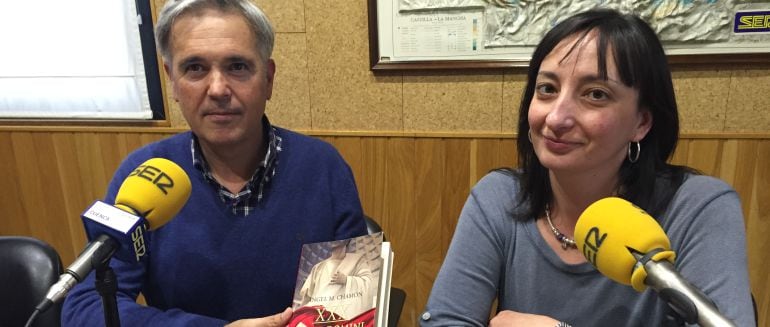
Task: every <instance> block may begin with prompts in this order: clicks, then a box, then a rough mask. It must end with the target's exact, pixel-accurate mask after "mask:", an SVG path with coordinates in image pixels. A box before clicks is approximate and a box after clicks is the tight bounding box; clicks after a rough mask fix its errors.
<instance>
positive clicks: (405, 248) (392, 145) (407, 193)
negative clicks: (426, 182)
mask: <svg viewBox="0 0 770 327" xmlns="http://www.w3.org/2000/svg"><path fill="white" fill-rule="evenodd" d="M386 153H387V155H386V159H385V161H386V166H385V169H386V183H385V185H386V187H385V194H383V197H384V198H385V203H386V206H385V215H384V216H383V217H382V224H383V226H384V228H387V230H388V232H389V233H390V234H389V235H390V241H391V245H392V246H393V252H395V255H396V258H397V259H395V260H394V263H393V285H394V286H396V287H399V288H402V289H404V291H406V294H407V297H406V302H405V304H404V310H403V311H402V312H401V318H400V321H404V322H408V321H415V320H416V317H417V315H418V312H416V309H415V308H416V298H415V296H409V294H412V295H414V294H417V291H416V289H417V286H416V281H415V280H416V276H417V271H416V258H415V252H416V251H415V250H416V249H418V247H417V244H418V243H417V240H416V237H415V236H416V234H415V220H416V217H415V214H414V213H415V208H414V207H415V205H414V198H415V197H414V194H415V191H414V190H415V182H414V180H415V170H414V167H415V158H414V157H415V145H414V139H413V138H400V137H398V138H390V139H388V142H387V150H386Z"/></svg>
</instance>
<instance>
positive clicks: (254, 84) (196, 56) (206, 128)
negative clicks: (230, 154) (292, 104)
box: [164, 9, 275, 146]
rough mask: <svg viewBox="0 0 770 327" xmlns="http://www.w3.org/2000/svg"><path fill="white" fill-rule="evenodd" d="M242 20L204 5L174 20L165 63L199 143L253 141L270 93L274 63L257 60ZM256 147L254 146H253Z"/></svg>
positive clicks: (223, 143) (252, 42)
mask: <svg viewBox="0 0 770 327" xmlns="http://www.w3.org/2000/svg"><path fill="white" fill-rule="evenodd" d="M255 42H256V41H255V37H254V35H253V33H252V32H251V30H250V29H249V27H248V24H247V22H246V20H245V19H244V18H243V17H242V16H240V15H239V14H236V13H223V12H219V11H216V10H211V9H206V10H204V11H202V12H200V13H194V14H187V15H183V16H180V17H178V18H177V19H176V21H175V22H174V24H173V26H172V27H171V45H170V47H171V62H170V63H166V64H165V66H164V67H165V69H166V72H167V73H168V74H169V77H170V78H171V83H172V85H173V89H174V99H175V100H176V101H177V102H179V105H180V106H181V109H182V114H183V115H184V117H185V119H186V120H187V123H188V124H190V128H191V129H192V131H193V132H194V133H195V135H197V136H198V138H199V140H200V141H201V145H203V146H237V145H243V144H249V143H251V142H254V144H256V142H258V141H259V140H261V136H262V124H261V118H262V115H263V114H264V112H265V104H266V103H267V100H268V99H270V96H271V95H272V92H273V76H274V74H275V63H274V62H273V61H272V60H270V59H269V60H266V61H263V60H262V58H260V56H259V54H258V53H257V51H256V46H255ZM255 146H256V145H255Z"/></svg>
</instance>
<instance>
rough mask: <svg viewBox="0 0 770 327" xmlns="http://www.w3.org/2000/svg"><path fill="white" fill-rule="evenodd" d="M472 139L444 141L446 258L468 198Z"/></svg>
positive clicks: (443, 249) (443, 235)
mask: <svg viewBox="0 0 770 327" xmlns="http://www.w3.org/2000/svg"><path fill="white" fill-rule="evenodd" d="M470 142H471V141H470V139H444V140H443V143H444V146H445V147H446V150H445V151H446V157H445V158H444V160H445V164H444V165H445V167H446V168H445V171H446V174H445V175H444V183H445V185H444V189H443V196H442V198H443V216H444V221H443V222H442V224H441V243H442V244H441V249H442V252H441V256H442V258H443V257H444V256H446V251H447V249H448V248H449V243H451V241H452V236H453V235H454V232H455V227H457V219H458V218H459V217H460V211H462V208H463V205H465V200H466V199H467V198H468V194H469V192H470V188H471V185H470V183H469V180H470Z"/></svg>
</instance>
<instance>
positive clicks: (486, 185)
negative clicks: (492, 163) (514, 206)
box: [473, 169, 519, 194]
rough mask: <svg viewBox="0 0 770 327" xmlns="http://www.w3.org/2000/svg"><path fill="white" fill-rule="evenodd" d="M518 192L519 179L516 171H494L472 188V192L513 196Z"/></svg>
mask: <svg viewBox="0 0 770 327" xmlns="http://www.w3.org/2000/svg"><path fill="white" fill-rule="evenodd" d="M518 190H519V178H518V175H517V173H516V171H513V170H509V169H496V170H493V171H490V172H489V173H487V174H486V175H484V177H482V178H481V179H480V180H479V181H478V183H476V185H475V186H474V187H473V191H474V192H483V193H492V194H515V193H517V192H518Z"/></svg>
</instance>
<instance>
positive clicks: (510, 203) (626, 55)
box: [421, 10, 754, 327]
mask: <svg viewBox="0 0 770 327" xmlns="http://www.w3.org/2000/svg"><path fill="white" fill-rule="evenodd" d="M677 115H678V114H677V106H676V99H675V97H674V89H673V85H672V81H671V75H670V72H669V70H668V65H667V62H666V56H665V53H664V52H663V48H662V46H661V44H660V41H659V40H658V39H657V37H656V35H655V33H654V32H653V31H652V29H650V27H649V26H648V25H647V24H646V23H644V22H643V21H642V20H640V19H639V18H637V17H634V16H631V15H623V14H620V13H618V12H616V11H612V10H593V11H589V12H585V13H581V14H578V15H575V16H573V17H570V18H567V19H566V20H564V21H563V22H561V23H559V24H558V25H557V26H555V27H554V28H553V29H552V30H551V31H549V32H548V33H547V34H546V35H545V37H544V38H543V40H542V41H541V42H540V44H539V45H538V46H537V48H536V49H535V52H534V54H533V56H532V60H531V61H530V70H529V74H528V79H527V87H526V90H525V93H524V97H523V99H522V102H521V109H520V116H519V134H518V135H519V136H520V137H519V140H518V151H519V159H520V169H519V170H515V171H511V170H508V171H506V170H502V171H495V172H492V173H490V174H489V175H487V176H485V177H484V178H483V179H482V180H481V181H479V183H478V184H477V185H476V186H475V187H474V188H473V190H472V192H471V195H470V197H469V198H468V201H467V202H466V204H465V207H464V208H463V211H462V214H461V216H460V220H459V223H458V226H457V230H456V231H455V234H454V238H453V240H452V244H451V245H450V248H449V251H448V253H447V257H446V259H445V261H444V264H443V266H442V267H441V271H440V272H439V274H438V277H437V278H436V281H435V283H434V286H433V291H432V293H431V296H430V299H429V300H428V305H427V309H426V311H425V312H424V313H423V315H422V316H421V324H422V325H424V326H458V325H472V326H485V325H487V324H489V325H490V326H548V327H554V326H569V325H574V326H581V327H583V326H662V325H682V322H681V321H678V318H677V316H676V315H675V314H674V313H673V312H672V311H671V310H670V309H669V308H668V306H667V305H666V303H665V302H664V301H663V300H662V299H661V298H660V297H659V296H658V295H657V294H656V293H655V292H654V291H653V290H650V289H648V290H646V291H644V292H642V293H637V292H636V291H634V290H633V289H632V288H631V287H630V286H626V285H622V284H618V283H616V282H614V281H612V280H610V279H608V278H606V277H604V276H602V275H601V274H600V273H599V272H598V271H597V270H596V269H594V267H593V266H591V264H590V263H588V262H587V261H586V259H585V257H584V256H583V254H582V253H581V251H579V250H578V249H577V248H576V246H575V245H574V241H573V239H572V238H573V232H574V228H575V223H576V221H577V219H578V217H579V216H580V214H581V213H582V212H583V211H584V210H585V209H586V207H588V206H589V205H590V204H591V203H593V202H595V201H597V200H599V199H602V198H605V197H608V196H619V197H622V198H625V199H627V200H629V201H631V202H633V203H634V204H636V205H638V206H639V207H641V208H643V209H644V210H646V211H647V212H648V213H650V214H651V215H652V216H653V217H656V219H657V221H658V223H659V224H660V225H661V226H662V227H663V229H664V230H665V231H666V234H667V235H668V237H669V238H670V240H671V245H672V249H673V250H674V251H675V252H676V253H677V255H678V257H677V260H676V264H675V267H676V269H677V270H678V271H679V272H680V273H681V275H682V276H684V278H686V279H687V280H689V281H690V282H692V283H693V284H694V285H695V286H696V287H698V288H699V289H701V290H703V291H704V292H705V293H706V294H707V295H708V296H709V297H710V298H711V299H713V300H714V301H715V302H716V305H717V307H718V308H719V309H720V311H721V312H722V313H723V314H724V315H726V316H727V317H728V318H729V319H731V320H734V321H735V322H736V324H737V325H738V326H754V317H753V313H752V305H751V295H750V288H749V281H748V272H747V268H746V249H745V232H744V225H743V216H742V213H741V206H740V201H739V199H738V195H737V194H736V193H735V191H734V190H732V189H731V188H730V187H729V186H728V185H727V184H725V183H724V182H722V181H719V180H717V179H715V178H711V177H707V176H701V175H697V174H695V173H694V172H693V171H692V170H691V169H688V168H686V167H679V166H673V165H669V164H667V163H666V161H667V159H668V158H669V157H670V156H671V154H672V153H673V151H674V148H675V146H676V142H677V137H678V132H679V121H678V116H677ZM495 298H497V307H496V308H492V303H493V301H494V300H495ZM490 313H491V314H490ZM490 317H492V319H491V320H490Z"/></svg>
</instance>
